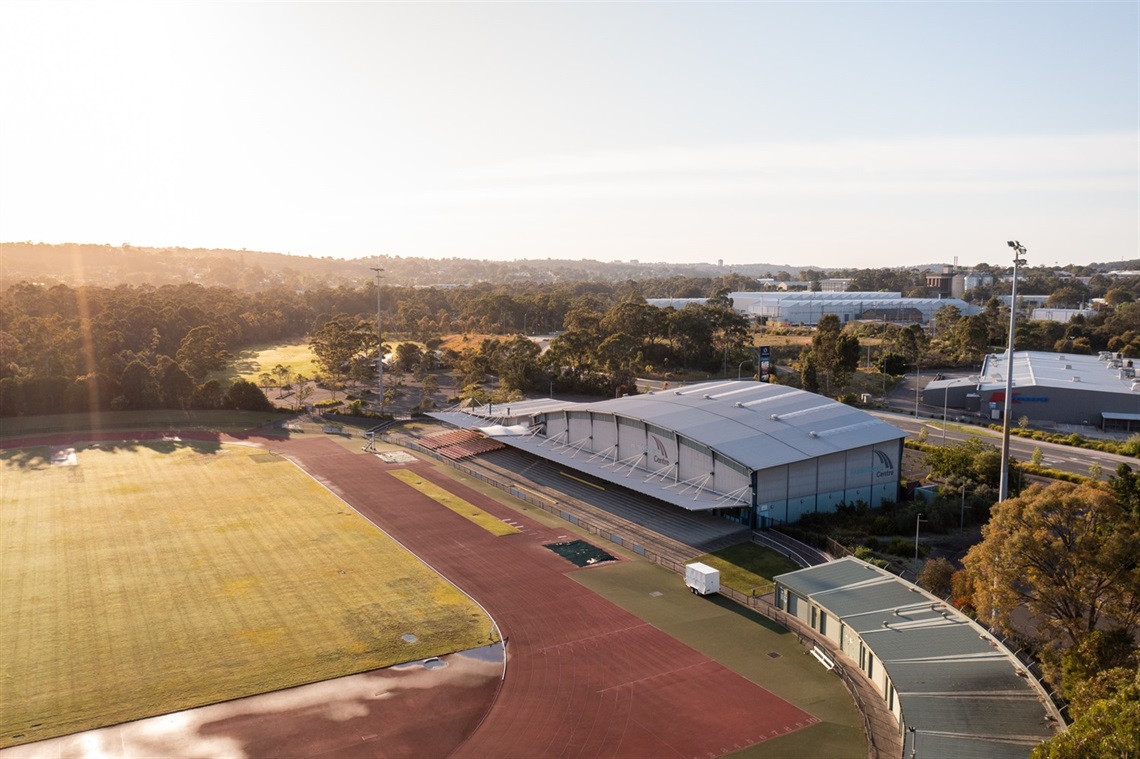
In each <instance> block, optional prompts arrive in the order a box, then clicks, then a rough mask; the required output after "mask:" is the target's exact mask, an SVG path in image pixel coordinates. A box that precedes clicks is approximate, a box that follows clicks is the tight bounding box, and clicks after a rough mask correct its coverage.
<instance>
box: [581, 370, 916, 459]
mask: <svg viewBox="0 0 1140 759" xmlns="http://www.w3.org/2000/svg"><path fill="white" fill-rule="evenodd" d="M579 410H583V411H593V412H603V413H611V414H614V415H617V416H621V417H626V418H630V419H639V420H642V421H645V422H648V423H649V424H654V425H657V426H658V427H663V428H665V429H669V430H676V431H677V432H678V433H679V434H681V435H683V436H685V437H687V438H689V439H690V440H693V441H695V442H698V443H702V444H704V445H707V446H708V447H709V448H712V449H713V450H716V451H718V452H719V453H721V454H722V455H724V456H725V457H727V458H730V459H732V460H734V461H736V462H738V463H740V464H742V465H743V466H746V467H748V468H750V469H766V468H768V467H773V466H780V465H783V464H788V463H791V462H794V461H802V460H804V459H809V458H814V457H817V456H825V455H827V454H829V453H838V452H840V451H846V450H849V449H851V448H858V447H861V446H865V445H874V444H876V443H885V442H887V441H890V440H898V439H900V438H903V437H905V436H906V433H905V432H903V431H901V430H899V429H898V428H896V427H893V426H892V425H890V424H888V423H886V422H884V421H883V420H881V419H879V418H877V417H874V416H871V415H870V414H868V413H867V412H865V411H860V410H859V409H857V408H854V407H852V406H848V405H846V404H844V403H839V402H838V401H833V400H831V399H830V398H824V397H823V396H821V395H816V394H815V393H809V392H806V391H803V390H796V389H795V388H791V387H785V386H783V385H770V384H768V383H765V382H755V381H752V380H726V381H723V382H703V383H701V384H698V385H685V386H683V387H679V388H672V389H668V390H655V391H653V392H651V393H646V394H644V395H632V396H627V397H624V398H615V399H613V400H608V401H601V402H598V403H591V404H589V405H584V406H581V407H579Z"/></svg>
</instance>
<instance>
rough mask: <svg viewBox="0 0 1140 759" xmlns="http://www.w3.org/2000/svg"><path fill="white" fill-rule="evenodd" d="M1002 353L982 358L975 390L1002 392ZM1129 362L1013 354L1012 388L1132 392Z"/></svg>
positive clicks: (1102, 357)
mask: <svg viewBox="0 0 1140 759" xmlns="http://www.w3.org/2000/svg"><path fill="white" fill-rule="evenodd" d="M1008 363H1009V362H1008V360H1007V358H1006V354H1005V353H993V354H990V355H988V356H986V360H985V362H984V363H983V364H982V371H981V379H980V382H979V384H978V389H979V390H985V391H988V390H1004V389H1005V379H1006V371H1007V369H1006V366H1007V365H1008ZM1129 363H1131V361H1130V359H1117V358H1116V357H1115V356H1114V354H1107V353H1106V354H1101V355H1100V356H1086V355H1080V354H1074V353H1046V352H1043V351H1014V353H1013V386H1014V389H1015V390H1016V389H1017V388H1023V387H1050V388H1069V389H1076V390H1095V391H1098V392H1108V393H1125V394H1128V393H1134V392H1136V391H1133V390H1132V389H1131V388H1132V383H1133V380H1134V379H1135V376H1132V377H1129V376H1128V374H1129V370H1130V369H1131V370H1132V371H1131V373H1132V374H1133V375H1135V369H1134V368H1133V367H1129V366H1128V364H1129Z"/></svg>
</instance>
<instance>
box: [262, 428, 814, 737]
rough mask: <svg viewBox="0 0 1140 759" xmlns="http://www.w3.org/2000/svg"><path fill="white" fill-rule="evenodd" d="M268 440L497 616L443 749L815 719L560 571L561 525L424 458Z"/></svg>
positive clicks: (742, 733) (773, 730)
mask: <svg viewBox="0 0 1140 759" xmlns="http://www.w3.org/2000/svg"><path fill="white" fill-rule="evenodd" d="M271 445H272V448H273V449H274V450H275V451H277V452H280V453H283V454H285V455H287V456H288V457H289V458H291V459H292V460H294V461H296V462H297V463H298V464H299V465H300V466H302V467H303V468H304V469H305V470H306V471H308V472H310V473H311V474H312V475H313V476H314V477H316V478H317V479H318V480H320V481H322V482H323V483H324V484H325V485H327V486H328V487H329V488H330V489H332V490H333V491H334V492H335V493H337V494H338V495H339V496H341V497H342V498H344V499H345V501H347V502H348V503H349V504H351V505H352V506H353V507H354V508H356V509H357V510H358V511H360V512H361V513H362V514H363V515H364V516H366V517H367V518H368V519H370V520H371V521H373V522H374V523H375V524H377V525H378V526H379V527H381V528H383V529H384V530H385V531H386V532H388V533H389V534H391V535H392V536H393V537H395V538H396V539H397V540H399V541H400V542H401V543H403V544H404V545H405V546H407V547H408V548H409V549H410V550H412V551H413V552H415V553H416V554H417V555H418V556H419V557H420V558H422V559H423V560H424V561H426V562H428V563H429V564H430V565H432V566H433V567H434V568H435V569H437V570H438V571H440V572H441V573H443V575H444V576H446V577H447V578H448V579H450V580H451V581H452V582H454V583H455V584H456V585H458V586H459V587H460V588H462V589H463V590H464V591H466V592H467V593H469V594H470V595H471V596H472V597H474V598H475V599H476V600H478V601H479V602H480V603H481V604H482V605H483V606H484V607H485V608H486V609H487V610H488V611H489V612H490V614H491V615H492V617H494V619H495V621H496V622H497V623H498V624H499V627H500V630H501V632H502V634H503V635H504V636H505V637H506V638H507V641H508V645H507V651H508V664H507V673H506V679H505V681H504V682H503V685H502V688H501V689H500V691H499V694H498V697H497V698H496V699H495V701H494V704H493V705H492V707H491V709H490V711H489V712H488V714H487V716H486V717H485V719H484V720H483V722H482V723H481V724H480V725H479V727H478V728H476V730H475V731H474V733H473V734H472V735H471V736H470V737H469V738H468V739H467V740H466V741H465V742H463V743H462V745H460V747H459V748H458V750H457V751H456V752H455V754H454V756H457V757H520V758H521V757H525V758H527V759H529V758H531V757H650V756H651V757H686V758H690V757H691V758H695V757H700V758H701V759H707V758H708V757H713V756H720V755H723V754H726V753H729V752H732V751H735V750H737V749H740V748H744V747H746V746H749V745H752V744H755V743H759V742H761V741H766V740H771V739H774V738H778V737H780V736H782V735H786V734H787V733H790V732H792V731H794V730H797V729H799V728H802V727H806V726H808V725H812V724H815V723H816V722H818V719H817V718H815V717H813V716H812V715H810V714H808V713H806V712H804V711H801V710H800V709H798V708H796V707H795V706H793V705H791V704H789V703H788V702H786V701H784V700H782V699H780V698H778V697H776V696H775V695H773V694H772V693H770V692H769V691H767V690H764V689H763V688H761V687H760V686H758V685H756V684H755V683H752V682H751V681H749V680H747V679H745V678H744V677H742V676H740V675H738V674H736V673H734V672H732V671H730V670H728V669H726V668H725V667H723V666H722V665H720V664H718V663H717V662H715V661H713V660H712V659H709V658H708V657H706V656H704V655H703V654H700V653H698V652H697V651H694V650H693V649H691V648H689V647H688V646H685V645H684V644H682V643H680V642H678V641H677V640H675V639H673V638H671V637H670V636H668V635H666V634H665V633H664V632H662V631H660V630H658V629H657V628H655V627H653V626H651V625H649V624H647V623H645V622H643V621H642V620H640V619H638V618H637V617H635V616H633V615H632V614H630V613H629V612H626V611H625V610H623V609H621V608H619V607H617V606H615V605H614V604H612V603H610V602H609V601H607V600H605V599H604V598H601V597H600V596H598V595H596V594H595V593H593V592H592V591H590V590H587V589H586V588H584V587H582V586H581V585H579V584H578V583H576V582H574V581H573V580H571V579H570V578H568V577H566V574H567V573H569V572H571V571H590V570H589V569H584V570H579V569H577V568H576V567H574V565H573V564H571V563H570V562H568V561H566V560H564V559H562V558H560V557H559V556H557V555H556V554H555V553H554V552H553V551H550V550H549V549H547V548H545V547H543V546H544V544H546V543H551V542H557V541H558V540H559V538H560V537H562V535H561V534H560V533H559V532H558V531H557V530H553V529H550V528H547V527H545V526H543V525H540V524H539V523H537V522H534V521H532V520H530V519H528V518H527V517H526V516H525V515H520V514H518V513H517V512H515V511H512V510H510V509H508V508H506V507H505V506H503V505H502V504H499V503H497V502H496V501H494V500H493V499H491V498H488V497H486V496H484V495H483V494H481V493H479V492H478V491H476V490H473V489H471V488H469V487H466V486H464V485H463V484H462V483H458V482H456V481H454V480H452V479H450V478H447V477H445V476H443V475H441V474H439V473H438V472H436V471H435V470H434V469H433V468H432V467H430V466H428V465H425V464H413V465H386V464H384V463H383V462H382V461H381V460H380V459H378V458H377V457H374V456H362V455H360V454H357V453H353V452H351V451H347V450H345V449H344V448H343V447H341V446H339V445H337V444H335V443H332V442H331V441H328V440H324V439H309V440H297V439H294V440H289V441H280V442H279V441H274V442H273V443H272V444H271ZM398 468H407V469H411V470H413V471H415V472H416V473H418V474H419V475H421V476H422V477H423V478H424V479H425V480H429V481H431V482H434V483H436V484H438V485H439V486H441V487H443V488H446V489H447V490H449V491H451V492H453V493H455V494H456V495H458V496H460V497H461V498H464V499H465V500H467V501H469V502H470V503H473V504H475V505H476V506H478V507H479V508H481V509H483V510H484V511H487V512H488V513H491V514H494V515H496V516H499V517H501V518H504V519H510V520H511V521H512V522H514V523H515V524H517V525H519V526H520V528H521V529H522V530H523V532H522V534H519V535H508V536H504V537H495V536H493V535H491V534H490V533H489V532H487V531H485V530H483V529H482V528H480V527H478V526H477V525H475V524H473V523H472V522H470V521H468V520H466V519H464V518H463V517H461V516H459V515H458V514H455V513H454V512H452V511H450V510H449V509H447V508H445V507H443V506H441V505H440V504H438V503H436V502H435V501H434V500H432V499H431V498H429V497H427V496H425V495H423V494H422V493H420V492H419V491H418V490H416V489H415V488H413V487H411V486H409V485H405V484H404V483H402V482H400V481H399V480H397V479H395V478H394V477H391V476H389V475H387V474H386V470H388V469H398ZM602 547H604V546H602ZM409 716H410V717H414V716H415V715H409Z"/></svg>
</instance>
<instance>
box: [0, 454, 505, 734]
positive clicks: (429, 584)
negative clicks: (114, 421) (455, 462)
mask: <svg viewBox="0 0 1140 759" xmlns="http://www.w3.org/2000/svg"><path fill="white" fill-rule="evenodd" d="M50 462H51V452H50V451H49V450H48V449H47V448H38V449H11V450H4V451H0V597H2V598H3V604H4V612H3V617H2V621H0V747H3V746H10V745H15V744H20V743H25V742H29V741H33V740H39V739H43V738H48V737H51V736H55V735H62V734H67V733H72V732H76V731H79V730H84V729H89V728H93V727H96V726H100V725H106V724H113V723H117V722H122V721H125V720H131V719H136V718H140V717H144V716H148V715H155V714H162V713H167V712H170V711H174V710H179V709H183V708H187V707H190V706H196V705H201V704H206V703H212V702H216V701H221V700H227V699H231V698H236V697H239V696H244V695H250V694H255V693H262V692H266V691H270V690H275V689H279V688H283V687H288V686H291V685H297V684H301V683H306V682H313V681H317V680H323V679H327V678H332V677H337V676H341V675H346V674H350V673H354V672H361V671H365V670H369V669H374V668H378V667H383V666H386V665H390V664H394V663H397V662H402V661H409V660H414V659H422V658H425V657H428V656H433V655H438V654H443V653H448V652H452V651H457V650H463V649H466V648H471V647H475V646H479V645H483V644H486V643H487V642H489V639H490V637H491V635H492V632H491V622H490V620H489V619H488V618H487V617H486V615H485V614H484V613H483V612H482V611H481V610H480V609H479V607H477V606H476V605H475V604H474V603H473V602H471V601H470V600H469V599H468V598H467V597H466V596H464V595H462V594H461V593H460V592H459V591H458V590H456V589H455V588H454V587H453V586H451V585H450V584H448V583H446V582H444V581H443V580H442V578H440V577H439V576H438V575H436V574H435V573H434V572H432V571H430V570H429V569H428V568H427V567H425V566H424V565H423V564H422V563H421V562H420V561H418V560H417V559H416V558H415V557H413V556H412V555H411V554H409V553H407V552H406V551H404V550H403V549H402V548H400V547H399V546H398V545H396V544H395V543H394V542H392V541H391V540H390V539H388V538H387V537H386V536H385V535H384V534H383V533H382V532H380V531H379V530H377V529H376V528H375V527H373V526H372V525H371V524H369V523H368V522H367V521H365V520H364V519H363V518H362V517H360V516H359V515H357V514H356V513H355V512H353V511H351V510H350V509H349V508H348V507H347V506H346V505H345V504H344V503H342V502H341V501H340V500H339V499H337V498H335V497H334V496H333V495H332V494H330V493H329V492H328V491H326V490H325V489H324V488H322V487H321V486H320V485H318V484H317V483H315V482H314V481H313V480H311V479H310V478H309V477H307V476H306V475H304V474H303V473H301V472H300V471H299V470H297V469H295V468H294V466H293V465H292V464H290V463H288V462H287V461H285V460H283V459H281V458H279V457H277V456H275V455H273V454H270V453H266V452H265V451H262V450H259V449H255V448H250V447H244V446H237V445H230V446H219V445H188V444H185V443H179V442H164V443H157V444H154V445H133V444H103V445H101V446H100V447H90V448H80V449H77V450H76V456H75V462H76V463H75V465H68V464H67V463H64V464H62V465H54V464H52V463H50ZM411 636H414V638H412V637H411ZM405 637H407V640H406V639H405ZM496 639H497V636H496ZM409 641H410V642H409Z"/></svg>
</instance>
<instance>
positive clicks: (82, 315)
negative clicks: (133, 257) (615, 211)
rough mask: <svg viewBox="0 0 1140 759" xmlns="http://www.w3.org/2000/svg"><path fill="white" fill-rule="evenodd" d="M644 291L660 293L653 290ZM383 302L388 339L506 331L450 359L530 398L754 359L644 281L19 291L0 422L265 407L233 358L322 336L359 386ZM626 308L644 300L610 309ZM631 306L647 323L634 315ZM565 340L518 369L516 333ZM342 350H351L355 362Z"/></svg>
mask: <svg viewBox="0 0 1140 759" xmlns="http://www.w3.org/2000/svg"><path fill="white" fill-rule="evenodd" d="M657 284H659V283H657ZM726 284H727V285H736V284H740V283H738V282H734V281H732V280H729V281H728V282H726V281H724V280H703V281H701V282H699V283H694V284H691V285H690V286H691V287H693V288H695V289H694V290H693V292H695V294H696V295H697V296H700V295H709V294H712V293H713V292H715V291H716V290H717V289H719V290H720V291H721V292H724V291H726V289H727V288H726V286H725V285H726ZM701 288H703V291H702V289H701ZM646 290H647V291H648V292H650V294H652V293H653V292H654V289H653V287H651V286H649V285H647V286H646ZM378 296H379V297H378ZM378 300H379V304H380V308H381V314H380V317H381V321H382V324H383V326H384V337H385V339H386V340H392V339H394V338H403V339H405V340H411V341H416V342H419V343H420V344H429V343H431V344H433V345H438V343H439V341H440V338H441V337H442V336H444V335H448V334H456V333H478V334H491V335H497V336H507V338H506V339H501V338H499V339H497V341H496V340H492V341H490V342H488V343H487V344H486V345H485V346H484V347H483V348H481V349H480V350H477V351H466V352H465V355H464V354H462V353H461V354H456V355H454V356H452V357H450V358H451V359H453V360H454V361H456V362H457V364H458V366H459V367H460V368H461V369H462V370H463V371H464V373H465V375H466V376H467V377H469V378H471V379H472V380H473V381H475V382H478V381H480V376H481V375H482V376H483V377H485V376H486V375H487V374H488V373H492V374H494V375H496V376H497V377H498V378H499V382H500V383H505V384H506V385H507V386H508V387H511V388H513V389H516V390H518V391H526V390H530V389H534V388H535V387H536V386H537V385H539V384H541V382H542V381H543V380H545V381H547V382H556V383H558V384H559V386H562V387H566V388H567V389H580V390H583V391H585V390H589V389H591V388H593V389H595V390H598V391H602V392H608V391H609V390H611V389H612V388H614V387H615V386H616V385H617V384H621V383H622V382H625V381H626V379H627V378H628V377H631V376H632V375H633V374H634V373H636V372H640V371H644V370H645V368H646V366H652V365H653V364H654V363H655V362H656V363H659V364H661V365H662V366H670V367H677V368H678V369H683V368H703V367H711V366H713V365H716V366H720V365H721V364H723V363H724V361H725V360H726V357H727V358H732V357H735V356H737V355H738V354H739V352H740V351H741V350H743V345H744V343H745V342H746V333H747V330H746V325H747V321H746V320H745V319H744V318H743V317H740V316H739V315H737V314H735V313H734V312H733V311H732V310H731V308H729V307H728V304H727V301H724V300H723V299H722V300H721V301H719V302H716V303H713V304H711V305H709V306H694V307H692V308H691V309H687V310H685V311H684V313H682V314H681V315H678V316H670V315H668V314H667V313H666V312H663V311H660V310H659V309H655V308H651V307H649V306H647V305H645V303H644V297H643V294H642V289H641V285H639V283H633V282H626V283H618V284H599V283H583V282H579V283H566V284H551V285H545V286H522V285H498V286H492V285H481V286H474V287H469V288H440V289H420V288H410V287H409V288H402V287H390V286H385V287H381V288H380V290H379V292H377V288H376V285H375V284H374V283H370V284H368V285H365V286H362V287H357V288H348V287H332V288H329V287H321V288H315V289H312V290H306V291H295V290H290V289H287V288H276V289H272V290H264V291H258V292H247V291H243V290H238V289H233V288H227V287H203V286H201V285H197V284H185V285H167V286H163V287H152V286H149V285H143V286H130V285H119V286H116V287H111V288H103V287H86V286H85V287H76V288H73V287H68V286H66V285H54V286H50V287H48V286H44V285H37V284H30V283H20V284H17V285H13V286H11V287H9V288H8V289H7V290H5V291H4V293H3V298H2V299H0V416H17V415H35V414H49V413H62V412H73V411H90V410H110V409H146V408H219V407H223V406H226V405H231V406H232V405H234V404H236V403H244V404H249V403H260V401H259V400H258V398H257V396H260V395H262V393H261V390H260V388H257V387H256V385H252V384H251V383H242V384H239V385H238V386H237V387H236V388H228V387H222V386H221V384H220V383H219V382H218V381H217V380H214V379H211V378H210V376H209V375H210V374H211V373H212V372H216V371H217V370H219V369H221V368H223V367H225V366H226V364H227V362H228V361H229V359H230V357H231V356H232V354H233V353H234V352H236V351H239V350H242V349H246V348H249V347H252V346H256V345H260V344H267V343H273V342H280V341H287V340H297V339H302V338H305V337H309V338H310V339H311V340H313V347H314V350H315V351H316V352H317V355H318V359H319V360H321V363H322V366H323V368H324V370H325V374H326V378H327V379H328V381H330V382H336V381H343V380H344V379H346V378H348V377H351V376H353V372H355V373H356V376H358V377H362V378H363V377H364V376H366V375H362V374H361V372H365V373H367V372H370V371H374V366H375V359H376V341H375V334H376V333H375V331H374V325H375V321H376V308H377V302H378ZM622 303H630V304H632V305H629V306H623V307H622V308H623V309H624V310H621V309H619V310H618V311H613V309H614V308H615V306H618V305H619V304H622ZM611 311H612V313H611ZM635 312H639V313H640V316H639V317H638V319H640V322H639V321H638V319H633V320H632V321H630V322H629V323H628V324H625V323H624V322H623V321H622V320H623V318H624V316H623V314H625V315H629V316H631V317H632V316H633V315H634V313H635ZM603 322H604V324H603ZM556 331H557V332H559V333H560V334H559V335H558V336H557V337H555V338H554V339H553V340H552V342H551V352H552V355H553V356H556V357H559V361H560V364H559V365H558V366H555V365H554V364H552V363H547V364H546V365H544V366H541V367H539V366H532V365H531V363H529V361H530V359H529V358H528V359H527V361H523V360H521V359H522V358H523V357H526V356H529V352H530V351H531V347H530V346H531V345H533V344H532V343H531V342H530V341H529V340H525V339H524V340H522V341H518V340H512V339H511V338H510V337H509V336H511V335H522V334H523V333H530V334H535V333H550V332H556ZM607 340H609V342H608V343H607V342H606V341H607ZM345 341H349V342H353V341H355V342H353V344H352V345H349V346H348V347H347V350H348V353H347V354H346V353H345V352H344V351H345V350H346V347H345V346H344V345H342V344H341V343H343V342H345ZM603 344H604V348H603ZM530 358H535V357H533V356H531V357H530ZM607 373H608V374H609V375H611V376H608V377H604V376H602V375H603V374H607ZM613 377H617V379H616V380H615V379H613ZM235 384H236V383H235ZM468 384H470V383H468ZM253 391H256V393H255V392H253Z"/></svg>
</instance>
